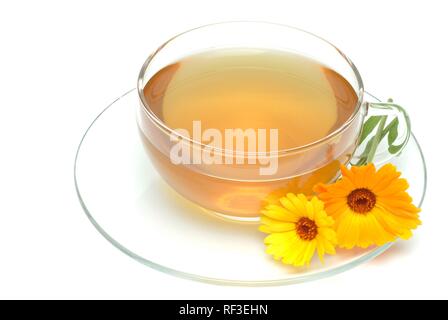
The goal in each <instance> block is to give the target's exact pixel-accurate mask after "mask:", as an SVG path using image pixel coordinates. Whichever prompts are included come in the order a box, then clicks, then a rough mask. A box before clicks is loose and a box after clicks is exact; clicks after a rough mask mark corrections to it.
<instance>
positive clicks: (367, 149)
mask: <svg viewBox="0 0 448 320" xmlns="http://www.w3.org/2000/svg"><path fill="white" fill-rule="evenodd" d="M373 140H375V137H372V138H370V140H369V142H367V144H366V147H365V148H364V151H363V152H362V153H361V155H360V156H359V160H358V162H357V163H356V164H355V165H356V166H362V165H364V164H367V156H368V155H369V152H370V149H371V148H372V144H373Z"/></svg>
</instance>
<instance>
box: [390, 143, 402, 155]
mask: <svg viewBox="0 0 448 320" xmlns="http://www.w3.org/2000/svg"><path fill="white" fill-rule="evenodd" d="M403 146H404V143H402V144H400V145H398V146H394V145H391V146H389V148H388V149H387V150H388V151H389V153H390V154H396V153H397V152H399V151H400V150H401V149H403Z"/></svg>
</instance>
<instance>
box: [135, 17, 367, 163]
mask: <svg viewBox="0 0 448 320" xmlns="http://www.w3.org/2000/svg"><path fill="white" fill-rule="evenodd" d="M226 24H263V25H271V26H278V27H284V28H289V29H292V30H295V31H299V32H302V33H305V34H307V35H310V36H312V37H314V38H316V39H318V40H320V41H322V42H325V43H326V44H328V45H330V46H331V47H332V48H333V49H335V50H336V52H337V53H338V54H339V55H340V56H341V57H342V58H343V59H344V60H345V61H346V62H347V64H348V65H349V66H350V68H351V70H352V71H353V74H354V75H355V78H356V81H357V82H358V92H357V93H358V101H357V102H356V106H355V109H354V111H353V112H352V114H351V115H350V117H349V118H348V119H347V120H346V121H345V122H344V123H343V124H342V125H341V126H339V127H338V128H337V129H336V130H334V131H332V132H330V133H329V134H327V135H326V136H325V137H322V138H320V139H318V140H316V141H312V142H310V143H307V144H304V145H301V146H297V147H292V148H287V149H280V150H276V151H270V152H241V151H234V150H228V149H224V148H217V147H214V146H210V145H207V144H204V143H202V142H199V141H197V140H194V139H192V138H190V137H186V136H183V135H181V134H179V133H178V132H177V131H175V129H172V128H170V127H169V126H167V125H166V124H165V123H164V122H163V121H162V120H161V119H159V117H157V115H156V114H155V113H154V112H152V111H151V108H150V106H149V105H148V103H147V102H146V99H145V97H144V92H143V89H144V86H145V85H146V84H144V83H143V80H144V76H145V73H146V70H147V69H148V66H149V65H150V63H151V61H152V60H153V58H154V57H155V56H156V55H157V54H158V53H159V52H160V51H161V50H162V49H163V48H164V47H165V46H166V45H168V44H169V43H171V42H172V41H174V40H175V39H177V38H179V37H181V36H183V35H184V34H187V33H190V32H192V31H195V30H200V29H203V28H207V27H212V26H217V25H226ZM137 92H138V96H139V100H140V103H141V104H143V106H144V107H143V110H144V112H145V114H146V115H147V116H148V117H149V118H150V120H151V121H152V122H153V123H154V124H155V125H156V126H157V127H158V128H159V129H161V130H163V131H164V132H165V133H167V134H168V135H170V136H174V137H176V138H177V139H180V140H181V141H186V142H188V143H191V144H193V145H196V146H198V147H200V148H208V149H210V150H213V151H214V152H217V153H219V154H224V155H235V154H240V155H244V156H254V155H255V156H256V155H262V156H265V157H266V153H267V154H269V155H270V156H272V155H275V156H278V155H283V154H289V153H295V152H301V151H305V150H308V149H311V148H314V147H316V146H319V145H321V144H324V143H325V142H327V141H328V140H331V139H332V138H334V137H336V136H338V135H339V134H341V133H342V132H344V131H345V130H346V129H347V128H348V127H349V126H350V124H351V123H352V122H353V121H354V119H355V118H356V117H357V116H358V113H359V112H360V110H361V109H362V108H361V106H362V103H363V100H364V83H363V81H362V78H361V75H360V73H359V71H358V68H357V67H356V66H355V64H354V63H353V61H352V60H350V58H348V57H347V55H345V54H344V53H343V52H342V51H341V50H340V49H339V48H338V47H336V46H335V45H334V44H332V43H331V42H330V41H328V40H326V39H324V38H322V37H320V36H318V35H316V34H314V33H312V32H309V31H306V30H303V29H300V28H297V27H293V26H289V25H286V24H282V23H275V22H266V21H249V20H247V21H246V20H238V21H223V22H216V23H209V24H205V25H201V26H199V27H195V28H191V29H188V30H186V31H183V32H181V33H178V34H176V35H175V36H173V37H171V38H169V39H168V40H167V41H165V42H164V43H163V44H162V45H160V46H159V47H158V48H157V49H156V50H155V51H154V52H153V53H152V54H150V55H149V57H148V58H147V59H146V60H145V62H144V63H143V65H142V67H141V69H140V72H139V75H138V80H137Z"/></svg>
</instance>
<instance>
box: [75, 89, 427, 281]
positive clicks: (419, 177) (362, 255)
mask: <svg viewBox="0 0 448 320" xmlns="http://www.w3.org/2000/svg"><path fill="white" fill-rule="evenodd" d="M372 98H373V97H372ZM373 99H374V98H373ZM137 105H138V96H137V92H136V90H135V89H133V90H131V91H129V92H127V93H125V94H124V95H123V96H121V97H120V98H118V99H117V100H115V101H114V102H113V103H112V104H111V105H109V106H108V107H107V108H106V109H104V111H103V112H101V113H100V114H99V115H98V116H97V117H96V118H95V120H94V121H93V122H92V124H91V125H90V127H89V128H88V129H87V131H86V133H85V134H84V136H83V138H82V140H81V143H80V145H79V147H78V151H77V154H76V159H75V172H74V173H75V184H76V192H77V194H78V197H79V200H80V202H81V205H82V207H83V209H84V211H85V213H86V214H87V217H88V218H89V219H90V221H91V222H92V223H93V225H94V226H95V227H96V229H97V230H98V231H99V232H100V233H101V234H102V235H103V236H104V237H105V238H106V239H107V240H109V241H110V242H111V243H112V244H113V245H114V246H115V247H117V248H118V249H119V250H121V251H122V252H124V253H125V254H127V255H129V256H130V257H132V258H134V259H135V260H137V261H139V262H141V263H143V264H145V265H147V266H149V267H151V268H154V269H157V270H160V271H162V272H165V273H168V274H173V275H176V276H180V277H183V278H188V279H194V280H199V281H204V282H210V283H218V284H227V285H249V286H256V285H280V284H290V283H297V282H303V281H308V280H314V279H319V278H323V277H327V276H330V275H334V274H337V273H340V272H342V271H345V270H348V269H351V268H353V267H355V266H357V265H360V264H361V263H363V262H366V261H369V260H370V259H372V258H374V257H376V256H378V255H379V254H381V253H383V252H384V251H386V250H387V249H388V248H389V247H390V246H391V244H387V245H384V246H382V247H375V248H369V249H366V250H361V249H356V250H350V251H345V250H341V249H339V250H338V253H337V255H335V256H328V257H327V258H326V263H325V264H324V265H322V264H320V262H319V261H317V260H318V259H315V260H314V261H313V263H312V264H311V266H310V267H308V268H293V267H288V266H285V265H282V264H281V263H279V262H277V261H274V260H273V259H272V258H271V257H270V256H268V255H267V254H265V253H264V244H263V238H264V237H265V235H264V234H263V233H261V232H259V231H258V230H257V227H258V225H257V224H254V223H243V222H235V221H227V220H226V221H224V220H223V219H222V218H219V217H218V216H216V215H212V214H209V213H208V212H207V211H206V210H205V209H202V208H201V207H199V206H197V205H195V204H193V203H192V202H190V201H189V200H187V199H185V198H183V197H182V196H180V195H178V194H177V193H176V192H175V191H173V190H172V189H171V188H170V187H169V186H168V185H167V184H166V183H165V182H164V181H163V180H162V179H161V178H160V176H159V175H158V173H157V172H156V170H155V169H154V167H153V166H152V164H151V162H150V160H149V159H148V157H147V155H146V154H145V151H144V149H143V147H142V145H141V142H140V137H139V136H138V130H137V124H136V116H135V110H136V107H137ZM391 162H393V163H394V164H395V165H397V167H398V169H399V170H400V171H401V172H402V173H403V176H404V177H406V178H407V179H408V181H409V183H410V185H411V188H410V190H409V193H410V194H411V195H412V196H413V198H414V203H416V204H418V205H419V206H420V205H421V204H422V202H423V198H424V195H425V190H426V167H425V162H424V158H423V154H422V152H421V149H420V146H419V144H418V142H417V140H416V138H415V137H414V136H412V139H411V140H410V142H409V144H408V146H407V147H406V149H405V150H404V151H403V153H402V154H401V155H400V156H398V157H395V158H393V159H392V161H391Z"/></svg>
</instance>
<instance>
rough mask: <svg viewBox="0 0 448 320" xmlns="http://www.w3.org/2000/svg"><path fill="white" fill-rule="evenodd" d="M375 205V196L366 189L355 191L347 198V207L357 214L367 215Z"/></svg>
mask: <svg viewBox="0 0 448 320" xmlns="http://www.w3.org/2000/svg"><path fill="white" fill-rule="evenodd" d="M375 203H376V196H375V194H374V193H373V192H372V191H370V190H369V189H366V188H359V189H355V190H353V191H352V192H350V194H349V195H348V197H347V204H348V206H349V207H350V208H351V209H352V210H353V211H355V212H357V213H367V212H369V211H370V210H372V209H373V207H374V206H375Z"/></svg>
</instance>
